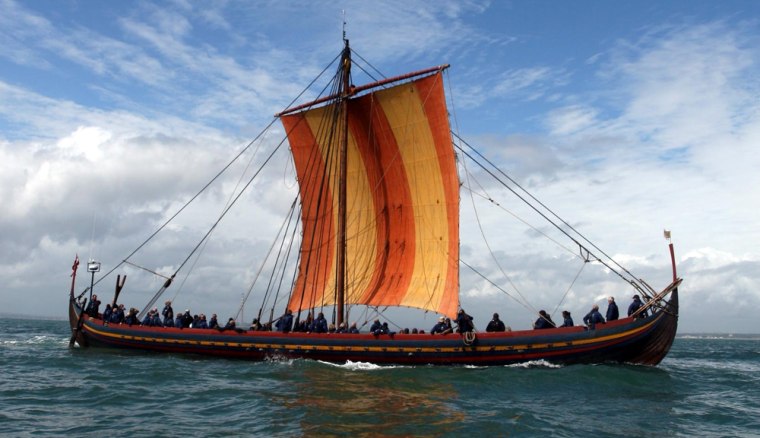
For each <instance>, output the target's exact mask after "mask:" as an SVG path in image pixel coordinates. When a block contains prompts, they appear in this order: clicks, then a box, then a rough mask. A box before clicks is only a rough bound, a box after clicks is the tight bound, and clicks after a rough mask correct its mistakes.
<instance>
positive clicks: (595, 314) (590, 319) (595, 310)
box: [583, 304, 604, 330]
mask: <svg viewBox="0 0 760 438" xmlns="http://www.w3.org/2000/svg"><path fill="white" fill-rule="evenodd" d="M583 323H584V324H586V325H587V326H588V327H589V328H590V329H592V330H593V329H594V328H595V327H596V325H597V324H604V317H603V316H602V314H601V313H599V306H597V305H596V304H594V305H593V306H592V307H591V311H590V312H588V313H587V314H586V316H584V317H583Z"/></svg>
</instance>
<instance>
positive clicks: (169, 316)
mask: <svg viewBox="0 0 760 438" xmlns="http://www.w3.org/2000/svg"><path fill="white" fill-rule="evenodd" d="M161 315H163V316H164V325H165V326H169V325H168V324H167V322H168V321H172V325H174V309H172V302H171V301H166V303H164V310H162V311H161Z"/></svg>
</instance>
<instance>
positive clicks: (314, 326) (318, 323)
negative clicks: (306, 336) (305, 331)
mask: <svg viewBox="0 0 760 438" xmlns="http://www.w3.org/2000/svg"><path fill="white" fill-rule="evenodd" d="M311 332H312V333H327V320H326V319H325V315H324V314H323V313H322V312H319V315H317V319H315V320H314V322H312V323H311Z"/></svg>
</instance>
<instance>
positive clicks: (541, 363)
mask: <svg viewBox="0 0 760 438" xmlns="http://www.w3.org/2000/svg"><path fill="white" fill-rule="evenodd" d="M505 366H506V367H507V368H562V365H559V364H556V363H551V362H547V361H545V360H544V359H541V360H529V361H527V362H520V363H515V364H511V365H505Z"/></svg>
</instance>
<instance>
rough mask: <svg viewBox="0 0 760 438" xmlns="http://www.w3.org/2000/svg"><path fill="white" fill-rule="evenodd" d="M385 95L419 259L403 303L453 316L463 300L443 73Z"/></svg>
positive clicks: (384, 104) (456, 188)
mask: <svg viewBox="0 0 760 438" xmlns="http://www.w3.org/2000/svg"><path fill="white" fill-rule="evenodd" d="M396 90H397V92H396V93H388V96H387V98H384V99H381V103H382V107H383V112H384V114H386V115H387V117H388V121H389V123H390V125H391V126H392V127H393V134H394V138H395V139H396V142H397V144H398V145H399V153H400V157H401V159H402V161H403V163H404V168H405V170H406V180H407V181H406V183H407V184H408V186H409V190H410V196H411V204H410V206H409V207H411V210H413V212H414V213H413V219H414V224H415V225H414V228H415V237H414V238H415V245H414V248H415V256H414V260H415V264H414V271H413V272H412V278H411V281H410V284H409V287H408V288H407V291H406V295H405V297H404V298H403V300H402V301H401V302H400V304H401V305H404V306H411V307H419V308H424V309H432V310H435V311H437V312H439V313H443V314H446V315H450V316H453V315H454V314H455V313H456V311H457V307H458V305H459V299H458V290H457V288H458V274H459V270H458V263H459V241H458V236H459V210H458V209H459V181H458V178H457V173H456V163H455V159H454V152H453V147H452V143H451V135H450V133H449V132H450V130H449V122H448V115H447V111H446V101H445V96H444V93H443V82H442V77H441V74H440V73H438V74H436V75H433V76H428V77H426V78H423V79H420V80H417V81H415V82H412V83H410V84H407V85H404V86H400V87H397V88H396Z"/></svg>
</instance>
